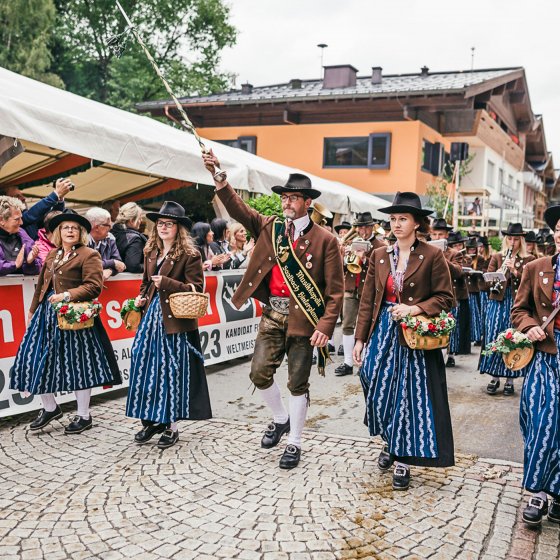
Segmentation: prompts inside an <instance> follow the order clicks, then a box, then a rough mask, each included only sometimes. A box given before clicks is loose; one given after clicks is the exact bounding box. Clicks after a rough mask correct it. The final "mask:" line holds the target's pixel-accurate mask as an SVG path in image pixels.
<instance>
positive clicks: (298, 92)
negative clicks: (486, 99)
mask: <svg viewBox="0 0 560 560" xmlns="http://www.w3.org/2000/svg"><path fill="white" fill-rule="evenodd" d="M518 70H522V68H521V67H513V68H495V69H487V70H474V71H470V70H468V71H466V70H465V71H454V72H430V73H428V74H427V75H422V74H396V75H386V76H385V75H384V76H383V79H382V82H381V83H380V84H372V82H371V76H367V77H358V78H357V80H356V85H355V86H350V87H344V88H331V89H324V88H323V80H301V88H300V89H294V88H292V86H291V83H290V82H288V83H284V84H276V85H269V86H260V87H253V89H252V91H251V92H250V93H242V90H233V91H228V92H224V93H217V94H213V95H203V96H196V97H183V98H180V101H181V103H184V104H193V105H195V104H200V105H203V104H208V105H210V104H224V105H230V104H231V105H237V104H253V103H261V102H274V101H299V100H308V101H311V100H319V99H326V98H329V99H332V98H353V97H354V98H356V97H391V96H393V95H397V94H410V95H421V94H426V95H428V94H441V93H446V92H454V93H458V92H460V91H464V90H465V89H467V88H468V87H470V86H473V85H478V84H482V83H484V82H486V81H489V80H494V79H496V78H501V77H504V76H507V75H508V74H510V73H512V72H515V71H518ZM165 105H169V100H158V101H145V102H142V103H139V104H138V105H137V107H138V108H139V109H155V108H158V107H163V106H165Z"/></svg>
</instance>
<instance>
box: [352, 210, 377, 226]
mask: <svg viewBox="0 0 560 560" xmlns="http://www.w3.org/2000/svg"><path fill="white" fill-rule="evenodd" d="M375 222H376V220H374V219H373V216H372V215H371V212H362V213H361V214H358V215H357V216H356V219H355V220H354V227H359V226H372V225H373V224H375Z"/></svg>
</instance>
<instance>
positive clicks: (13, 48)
mask: <svg viewBox="0 0 560 560" xmlns="http://www.w3.org/2000/svg"><path fill="white" fill-rule="evenodd" d="M55 16H56V12H55V6H54V2H53V0H9V1H7V0H6V1H4V2H0V66H3V67H4V68H7V69H8V70H12V71H13V72H17V73H18V74H22V75H24V76H28V77H29V78H33V79H35V80H39V81H41V82H45V83H47V84H50V85H53V86H57V87H64V84H63V82H62V80H61V79H60V77H59V76H57V75H56V74H54V73H52V72H50V71H49V67H50V65H51V61H52V56H51V51H50V46H49V44H50V41H51V37H52V33H53V29H54V25H55Z"/></svg>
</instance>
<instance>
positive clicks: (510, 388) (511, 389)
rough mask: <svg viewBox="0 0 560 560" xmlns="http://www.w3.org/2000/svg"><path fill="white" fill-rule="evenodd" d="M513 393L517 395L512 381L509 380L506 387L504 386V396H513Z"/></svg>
mask: <svg viewBox="0 0 560 560" xmlns="http://www.w3.org/2000/svg"><path fill="white" fill-rule="evenodd" d="M513 393H515V388H514V386H513V381H510V380H509V379H508V380H507V381H506V383H505V385H504V395H508V396H509V395H513Z"/></svg>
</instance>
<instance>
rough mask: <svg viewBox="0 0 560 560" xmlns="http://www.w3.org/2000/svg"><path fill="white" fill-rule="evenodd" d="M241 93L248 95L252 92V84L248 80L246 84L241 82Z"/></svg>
mask: <svg viewBox="0 0 560 560" xmlns="http://www.w3.org/2000/svg"><path fill="white" fill-rule="evenodd" d="M241 93H242V94H243V95H249V94H250V93H253V84H250V83H249V82H247V83H246V84H241Z"/></svg>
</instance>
